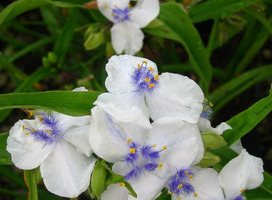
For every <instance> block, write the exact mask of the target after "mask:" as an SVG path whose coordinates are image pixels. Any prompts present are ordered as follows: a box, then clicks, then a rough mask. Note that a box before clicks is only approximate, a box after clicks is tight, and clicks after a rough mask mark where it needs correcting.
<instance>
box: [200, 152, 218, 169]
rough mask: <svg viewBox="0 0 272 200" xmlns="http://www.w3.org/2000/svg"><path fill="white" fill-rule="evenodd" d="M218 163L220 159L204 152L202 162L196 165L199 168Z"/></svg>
mask: <svg viewBox="0 0 272 200" xmlns="http://www.w3.org/2000/svg"><path fill="white" fill-rule="evenodd" d="M219 162H220V157H219V156H216V155H214V154H213V153H210V152H208V151H206V152H205V153H204V156H203V158H202V160H201V161H200V162H199V163H198V164H197V166H199V167H203V168H204V167H210V166H213V165H215V164H217V163H219Z"/></svg>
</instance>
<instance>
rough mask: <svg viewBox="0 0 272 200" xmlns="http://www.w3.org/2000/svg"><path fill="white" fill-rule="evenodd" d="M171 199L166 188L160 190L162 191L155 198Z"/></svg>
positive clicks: (160, 199)
mask: <svg viewBox="0 0 272 200" xmlns="http://www.w3.org/2000/svg"><path fill="white" fill-rule="evenodd" d="M170 199H172V197H171V195H170V194H169V193H168V190H167V189H166V188H165V189H163V190H162V193H161V195H160V196H159V197H157V198H156V200H170Z"/></svg>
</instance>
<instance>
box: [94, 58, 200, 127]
mask: <svg viewBox="0 0 272 200" xmlns="http://www.w3.org/2000/svg"><path fill="white" fill-rule="evenodd" d="M106 71H107V73H108V77H107V79H106V82H105V85H106V88H107V90H108V91H109V93H104V94H101V95H100V96H99V97H98V99H97V100H96V102H95V104H96V105H98V106H100V107H104V106H105V105H107V104H108V103H109V102H112V103H113V104H115V105H116V106H117V107H119V108H120V109H127V108H130V107H132V106H138V107H139V108H140V109H141V110H142V111H143V113H144V114H145V116H146V117H147V118H149V117H150V118H151V119H152V120H153V121H154V120H156V119H159V118H161V117H173V118H178V119H181V120H185V121H187V122H190V123H197V121H198V119H199V117H200V114H201V112H202V109H203V105H202V102H203V100H204V95H203V92H202V90H201V89H200V87H199V86H198V85H197V84H196V83H195V82H194V81H193V80H191V79H189V78H188V77H186V76H182V75H179V74H173V73H162V74H161V75H160V76H159V75H158V70H157V66H156V64H155V63H153V62H152V61H150V60H148V59H145V58H141V57H135V56H130V55H120V56H112V57H111V58H110V59H109V62H108V64H107V65H106Z"/></svg>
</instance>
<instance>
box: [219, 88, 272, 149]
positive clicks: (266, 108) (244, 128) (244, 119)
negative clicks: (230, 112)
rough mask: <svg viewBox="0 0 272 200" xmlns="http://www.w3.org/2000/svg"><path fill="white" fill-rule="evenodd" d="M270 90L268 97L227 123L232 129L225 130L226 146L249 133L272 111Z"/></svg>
mask: <svg viewBox="0 0 272 200" xmlns="http://www.w3.org/2000/svg"><path fill="white" fill-rule="evenodd" d="M271 92H272V88H271V90H270V95H269V96H268V97H265V98H263V99H261V100H260V101H258V102H257V103H255V104H254V105H253V106H251V107H250V108H248V109H247V110H245V111H243V112H241V113H240V114H238V115H236V116H235V117H233V118H231V119H230V120H228V121H227V124H229V125H230V126H231V127H232V129H230V130H226V131H225V132H224V133H223V135H222V136H223V137H224V138H225V140H226V141H227V142H228V145H231V144H233V143H234V142H235V141H237V140H238V139H239V138H241V137H242V136H244V135H245V134H247V133H248V132H249V131H251V130H252V129H253V128H254V127H255V126H256V125H257V124H258V123H259V122H260V121H261V120H262V119H264V118H265V116H266V115H267V114H269V113H270V112H271V110H272V94H271Z"/></svg>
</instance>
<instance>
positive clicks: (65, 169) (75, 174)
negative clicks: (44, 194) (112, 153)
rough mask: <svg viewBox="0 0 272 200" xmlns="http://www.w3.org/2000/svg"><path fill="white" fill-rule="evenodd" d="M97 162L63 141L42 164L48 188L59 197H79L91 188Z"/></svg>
mask: <svg viewBox="0 0 272 200" xmlns="http://www.w3.org/2000/svg"><path fill="white" fill-rule="evenodd" d="M95 160H96V159H95V158H93V157H90V158H88V157H86V156H84V155H82V154H79V153H77V151H76V149H75V148H74V147H73V146H72V145H71V144H69V143H67V142H65V141H61V142H60V143H58V145H57V146H56V148H55V150H54V151H53V152H52V154H51V155H50V156H48V157H47V159H46V160H44V162H43V163H42V164H41V168H40V169H41V176H42V178H43V181H44V184H45V186H46V188H47V189H48V190H49V191H50V192H52V193H54V194H57V195H59V196H63V197H69V198H74V197H77V196H78V195H79V194H81V193H82V192H84V191H85V190H86V189H87V188H88V186H89V183H90V175H91V172H92V170H93V167H94V163H95Z"/></svg>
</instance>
